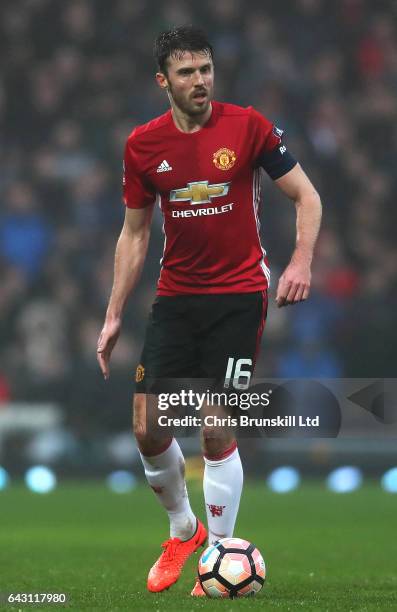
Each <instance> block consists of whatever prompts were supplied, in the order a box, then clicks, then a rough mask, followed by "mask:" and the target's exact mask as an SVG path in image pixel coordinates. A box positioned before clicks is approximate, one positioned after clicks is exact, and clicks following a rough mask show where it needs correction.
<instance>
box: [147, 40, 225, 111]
mask: <svg viewBox="0 0 397 612" xmlns="http://www.w3.org/2000/svg"><path fill="white" fill-rule="evenodd" d="M159 77H160V78H159ZM161 77H163V78H161ZM157 80H158V82H159V85H160V86H161V87H165V88H168V93H169V95H170V96H171V97H172V99H173V101H174V104H175V105H176V106H177V107H178V108H179V109H180V110H181V111H182V112H183V113H185V114H186V115H190V116H197V115H201V114H204V113H206V112H207V110H208V107H209V105H210V102H211V99H212V96H213V90H214V65H213V63H212V60H211V57H210V56H209V55H208V54H207V53H205V52H203V53H190V52H185V53H183V54H182V55H181V56H180V57H177V58H175V57H170V58H168V60H167V75H161V73H158V75H157Z"/></svg>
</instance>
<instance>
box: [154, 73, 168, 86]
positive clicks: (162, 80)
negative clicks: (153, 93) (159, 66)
mask: <svg viewBox="0 0 397 612" xmlns="http://www.w3.org/2000/svg"><path fill="white" fill-rule="evenodd" d="M156 81H157V84H158V85H159V87H161V89H168V80H167V77H166V76H165V74H164V73H163V72H156Z"/></svg>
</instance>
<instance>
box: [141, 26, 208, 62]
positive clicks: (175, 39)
mask: <svg viewBox="0 0 397 612" xmlns="http://www.w3.org/2000/svg"><path fill="white" fill-rule="evenodd" d="M185 51H190V52H192V53H194V52H201V53H207V54H208V55H209V56H210V58H211V59H212V60H213V59H214V50H213V48H212V46H211V44H210V42H209V40H208V38H207V35H206V33H205V32H204V31H203V30H201V29H200V28H195V27H194V26H192V25H188V26H179V27H176V28H172V30H167V31H166V32H161V34H159V35H158V36H157V38H156V40H155V42H154V49H153V54H154V57H155V59H156V62H157V65H158V67H159V70H160V72H164V74H167V59H168V58H169V57H175V58H179V57H180V56H181V55H182V54H183V53H184V52H185Z"/></svg>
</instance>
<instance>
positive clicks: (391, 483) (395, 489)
mask: <svg viewBox="0 0 397 612" xmlns="http://www.w3.org/2000/svg"><path fill="white" fill-rule="evenodd" d="M380 482H381V485H382V487H383V488H384V490H385V491H387V492H388V493H397V467H394V468H390V470H387V472H385V473H384V474H383V476H382V480H381V481H380Z"/></svg>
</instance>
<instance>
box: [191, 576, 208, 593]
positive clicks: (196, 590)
mask: <svg viewBox="0 0 397 612" xmlns="http://www.w3.org/2000/svg"><path fill="white" fill-rule="evenodd" d="M190 595H192V597H206V594H205V591H204V589H203V587H202V586H201V582H200V580H199V579H198V578H196V584H195V585H194V587H193V590H192V592H191V593H190Z"/></svg>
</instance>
